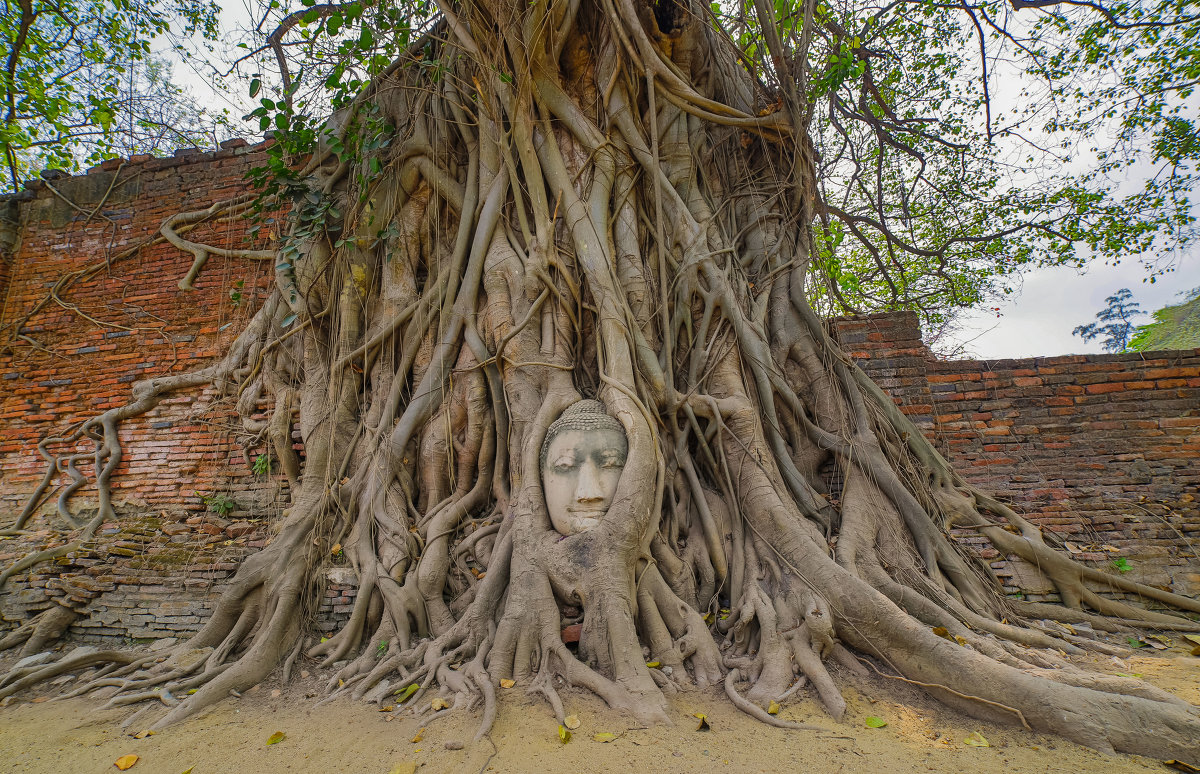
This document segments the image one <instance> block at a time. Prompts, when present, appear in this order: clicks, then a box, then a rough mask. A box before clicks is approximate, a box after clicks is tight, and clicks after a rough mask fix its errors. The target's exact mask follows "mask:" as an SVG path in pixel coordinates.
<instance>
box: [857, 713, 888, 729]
mask: <svg viewBox="0 0 1200 774" xmlns="http://www.w3.org/2000/svg"><path fill="white" fill-rule="evenodd" d="M863 722H864V723H865V724H866V726H867V728H883V727H884V726H886V725H887V721H886V720H884V719H883V718H877V717H875V716H874V715H868V716H867V719H866V720H864V721H863Z"/></svg>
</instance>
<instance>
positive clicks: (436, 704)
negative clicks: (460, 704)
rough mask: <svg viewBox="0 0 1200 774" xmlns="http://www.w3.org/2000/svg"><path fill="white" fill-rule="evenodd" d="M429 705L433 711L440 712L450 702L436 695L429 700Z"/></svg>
mask: <svg viewBox="0 0 1200 774" xmlns="http://www.w3.org/2000/svg"><path fill="white" fill-rule="evenodd" d="M429 706H430V707H432V708H433V711H434V712H441V711H442V710H444V709H446V708H448V707H449V706H450V702H448V701H446V700H445V699H443V698H442V697H441V696H438V697H437V698H435V699H434V700H433V701H431V702H429Z"/></svg>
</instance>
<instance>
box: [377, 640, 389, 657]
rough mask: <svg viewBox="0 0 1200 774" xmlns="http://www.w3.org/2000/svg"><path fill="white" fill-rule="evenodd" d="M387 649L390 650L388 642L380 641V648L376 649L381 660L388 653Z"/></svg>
mask: <svg viewBox="0 0 1200 774" xmlns="http://www.w3.org/2000/svg"><path fill="white" fill-rule="evenodd" d="M387 648H388V641H387V640H380V641H379V647H378V648H376V650H377V651H378V653H379V657H380V658H382V657H383V654H385V653H387Z"/></svg>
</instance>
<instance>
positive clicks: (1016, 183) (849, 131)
mask: <svg viewBox="0 0 1200 774" xmlns="http://www.w3.org/2000/svg"><path fill="white" fill-rule="evenodd" d="M672 1H673V0H665V5H664V4H660V5H664V7H666V6H669V5H670V4H671V2H672ZM768 5H769V7H765V6H764V8H762V9H759V8H758V7H757V6H758V4H757V3H752V2H737V3H712V4H711V6H710V7H709V8H708V9H707V13H706V14H704V16H703V18H702V19H700V20H699V21H701V23H704V24H708V25H712V26H713V28H714V29H716V30H719V31H720V34H721V36H722V37H723V39H724V41H725V42H724V45H725V46H727V47H728V49H729V50H730V51H731V52H734V53H735V54H736V56H737V57H738V60H739V61H740V63H741V64H742V66H744V67H745V68H746V69H747V70H748V71H749V72H751V73H752V74H753V77H754V78H755V80H756V81H757V82H758V84H759V86H760V87H761V88H762V89H763V94H764V106H763V107H762V108H761V110H762V112H764V113H769V112H770V111H773V110H777V109H779V108H780V107H781V106H782V105H783V103H784V100H785V99H787V98H789V95H790V98H796V99H802V100H803V101H804V103H805V112H804V115H803V120H804V123H805V126H804V130H805V137H806V142H808V143H809V144H810V148H811V153H812V155H813V158H814V165H815V175H816V180H817V184H818V201H817V202H816V204H815V206H814V207H813V226H814V238H815V240H816V244H815V247H816V249H817V260H814V261H813V264H812V270H813V275H814V277H813V282H812V283H811V285H812V290H813V303H814V305H815V306H816V308H817V309H818V310H820V311H823V312H828V313H853V312H869V311H880V310H886V309H915V310H918V311H920V312H921V313H922V315H923V317H924V322H925V324H926V326H927V328H929V329H931V330H934V331H936V330H938V329H939V328H940V327H941V326H942V325H943V324H945V323H947V322H948V321H949V320H950V319H951V318H952V317H953V315H954V310H955V309H958V308H962V307H969V306H975V305H979V304H981V303H983V302H986V301H989V300H993V299H996V298H997V297H999V296H1002V295H1003V294H1007V293H1009V292H1011V291H1013V290H1014V289H1016V287H1017V281H1018V278H1019V276H1020V273H1021V272H1022V270H1025V269H1028V268H1031V267H1035V266H1045V265H1059V264H1069V265H1076V266H1082V265H1083V264H1085V263H1086V262H1087V261H1090V260H1107V261H1121V260H1140V261H1142V263H1143V264H1144V265H1145V267H1146V272H1147V275H1148V278H1149V281H1151V282H1153V281H1154V280H1155V278H1156V277H1157V276H1158V275H1160V274H1161V273H1164V272H1169V271H1170V270H1171V268H1172V266H1173V265H1174V262H1175V261H1177V260H1178V259H1179V256H1180V255H1181V254H1182V253H1183V252H1184V251H1186V250H1187V249H1189V247H1190V246H1191V245H1192V243H1193V242H1194V239H1195V236H1196V232H1195V216H1194V214H1193V208H1192V202H1191V199H1190V195H1189V192H1190V191H1191V189H1192V188H1193V186H1194V185H1195V183H1196V174H1197V167H1196V165H1197V161H1198V160H1200V134H1198V133H1197V132H1198V131H1200V130H1198V129H1197V126H1196V123H1195V101H1194V99H1193V94H1194V89H1195V86H1196V83H1197V78H1198V77H1200V69H1197V68H1198V65H1197V61H1200V57H1197V56H1196V36H1197V30H1198V29H1200V15H1198V14H1197V13H1196V11H1195V9H1194V6H1193V5H1192V4H1190V3H1188V2H1185V1H1184V0H1163V1H1161V2H1132V3H1113V4H1102V3H1091V2H1048V1H1046V0H1037V1H1035V2H1028V1H1026V0H1014V1H1013V2H1009V1H1008V0H991V1H990V2H975V3H966V2H964V3H942V2H937V1H935V0H903V1H902V2H886V3H885V2H879V3H876V2H869V1H868V2H863V1H861V0H853V1H852V2H846V1H843V2H825V1H824V0H822V2H817V3H807V4H806V3H804V2H789V1H788V0H775V1H774V2H772V3H769V4H768ZM763 10H765V11H769V14H767V16H766V17H767V18H769V19H770V20H771V22H770V25H769V26H770V29H768V30H764V27H763V25H762V23H761V22H760V21H759V19H760V18H762V17H763V14H761V13H759V11H763ZM433 15H434V14H433V11H432V5H431V4H429V3H425V2H414V3H407V2H401V3H396V2H383V3H370V2H350V3H343V4H337V3H330V4H319V3H317V2H316V0H301V2H300V7H295V8H293V7H289V6H288V5H286V4H281V3H278V2H272V3H270V4H269V7H266V8H265V10H264V14H263V17H262V18H263V23H262V24H261V25H260V27H259V31H258V42H257V44H245V45H246V47H247V48H251V46H252V45H253V51H254V52H255V53H254V55H253V56H250V57H248V59H247V62H249V61H253V62H255V64H254V65H253V66H252V67H250V66H247V64H246V62H243V63H242V67H241V69H242V70H243V71H245V70H255V71H256V72H254V73H253V74H252V75H251V74H249V73H247V74H246V77H248V78H251V88H250V92H251V95H252V96H254V97H255V98H256V99H258V100H260V102H259V104H258V105H257V106H256V107H255V108H254V110H253V112H252V114H251V116H250V118H252V119H256V120H257V121H258V122H259V127H260V128H261V129H262V130H273V131H275V132H276V134H277V136H279V137H280V139H281V140H283V141H284V144H283V145H282V146H281V149H280V150H281V151H282V152H285V153H286V152H291V153H294V154H303V153H307V152H308V151H310V150H311V148H313V147H315V143H316V141H317V139H318V138H317V131H316V127H318V126H319V125H320V124H321V122H322V121H323V120H324V119H325V118H327V117H328V115H329V113H328V109H329V106H330V105H332V106H333V108H334V109H337V108H338V107H340V106H344V105H346V104H348V103H349V102H350V101H351V100H352V99H353V98H354V96H355V95H356V94H357V93H358V92H359V91H360V89H361V88H362V87H363V86H364V85H365V84H366V83H368V82H369V80H370V79H371V77H373V76H374V75H376V74H378V73H379V72H381V71H382V70H383V69H385V68H386V67H388V66H390V65H391V64H392V62H393V59H394V57H395V56H396V54H397V52H398V51H400V50H403V48H404V47H405V46H406V45H408V43H409V41H410V39H411V36H412V35H413V31H414V29H420V28H422V25H424V24H427V23H428V21H429V20H430V19H431V18H432V17H433ZM419 66H422V67H424V68H426V69H427V70H428V72H429V75H430V77H431V78H434V79H436V78H437V77H438V74H439V69H440V67H441V65H439V64H438V63H435V62H431V61H428V60H426V61H424V62H423V63H422V64H420V65H419ZM498 67H500V70H501V72H502V74H505V75H506V77H512V75H513V74H512V73H505V72H504V68H503V67H501V66H499V65H498ZM262 73H270V74H273V76H274V77H273V78H272V77H270V76H264V75H263V74H262ZM285 130H286V131H285ZM282 169H283V165H281V164H280V165H276V166H275V169H274V174H276V175H278V174H279V173H281V172H282Z"/></svg>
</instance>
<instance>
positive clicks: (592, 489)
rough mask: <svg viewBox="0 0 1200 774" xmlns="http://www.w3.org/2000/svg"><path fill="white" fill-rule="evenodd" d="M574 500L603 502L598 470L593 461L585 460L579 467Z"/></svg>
mask: <svg viewBox="0 0 1200 774" xmlns="http://www.w3.org/2000/svg"><path fill="white" fill-rule="evenodd" d="M575 501H576V502H580V503H601V502H604V488H603V487H601V486H600V476H599V471H598V470H597V469H596V464H595V463H594V462H591V461H588V462H585V463H584V464H583V465H582V466H580V468H579V482H578V483H577V484H576V485H575Z"/></svg>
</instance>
